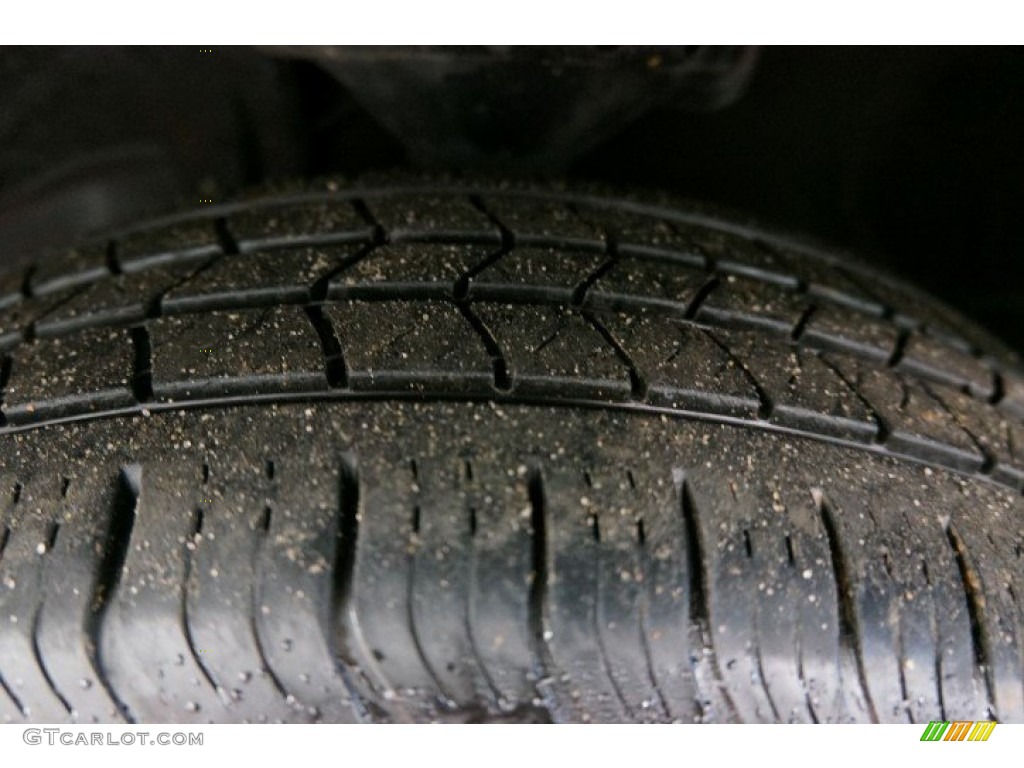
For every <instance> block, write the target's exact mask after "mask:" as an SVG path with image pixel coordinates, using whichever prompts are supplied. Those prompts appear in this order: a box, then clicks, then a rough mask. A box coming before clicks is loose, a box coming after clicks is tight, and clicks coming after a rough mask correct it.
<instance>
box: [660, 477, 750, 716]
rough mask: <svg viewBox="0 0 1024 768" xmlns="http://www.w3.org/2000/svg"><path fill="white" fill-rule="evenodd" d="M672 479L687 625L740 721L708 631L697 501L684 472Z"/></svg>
mask: <svg viewBox="0 0 1024 768" xmlns="http://www.w3.org/2000/svg"><path fill="white" fill-rule="evenodd" d="M674 474H675V475H676V477H675V478H674V480H675V484H676V486H677V488H678V489H679V512H680V516H681V518H682V524H683V537H684V540H685V541H684V545H683V546H684V549H685V551H686V567H687V575H686V585H687V591H688V592H689V595H690V616H689V618H690V625H691V627H692V630H693V632H694V634H695V636H696V639H697V640H698V641H699V642H697V643H695V644H694V647H695V648H703V649H704V651H705V652H706V653H707V654H708V657H709V660H710V663H711V670H712V672H713V674H714V678H715V683H716V684H717V685H718V687H719V689H720V691H721V693H722V697H723V699H724V700H725V704H726V706H727V707H728V708H729V713H730V715H731V717H732V718H733V719H735V720H739V719H740V717H739V712H738V710H737V709H736V704H735V703H734V702H733V699H732V694H731V693H730V692H729V690H728V688H727V686H726V685H725V681H724V679H723V677H722V670H721V667H720V665H719V662H718V653H717V652H716V650H715V645H714V635H713V634H712V628H711V611H710V605H709V600H708V586H709V574H708V564H707V559H706V557H705V545H704V540H703V536H702V534H701V531H700V519H699V515H700V513H699V512H698V509H697V504H696V501H695V500H694V498H693V493H692V491H691V489H690V483H689V481H688V480H687V477H686V474H685V472H683V471H682V470H677V471H676V472H675V473H674ZM697 704H698V706H699V707H700V710H701V719H704V717H705V716H706V714H707V711H706V706H705V703H704V701H703V700H700V701H698V702H697Z"/></svg>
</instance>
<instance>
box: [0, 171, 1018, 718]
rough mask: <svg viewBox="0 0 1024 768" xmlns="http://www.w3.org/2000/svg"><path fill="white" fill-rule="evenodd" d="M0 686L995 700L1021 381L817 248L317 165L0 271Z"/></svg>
mask: <svg viewBox="0 0 1024 768" xmlns="http://www.w3.org/2000/svg"><path fill="white" fill-rule="evenodd" d="M0 350H2V351H3V365H2V378H0V385H2V386H0V391H2V412H3V424H2V426H0V451H2V456H3V464H2V466H3V469H2V470H0V480H2V483H3V485H2V486H0V487H3V488H6V489H7V490H6V491H5V494H6V495H5V497H4V498H3V501H2V504H3V506H2V507H0V579H2V584H0V688H2V689H3V690H0V720H12V721H22V720H26V719H27V720H33V721H46V720H67V719H71V720H82V721H92V720H97V721H116V720H125V719H127V720H140V721H169V720H170V721H178V720H181V721H208V720H209V721H215V722H220V721H238V720H254V721H255V720H286V721H309V720H323V721H388V720H397V721H405V720H412V721H421V720H456V721H477V720H507V721H516V722H520V721H528V722H534V721H611V722H619V721H659V722H660V721H672V720H677V721H684V722H691V721H716V722H717V721H748V722H759V721H768V722H774V721H821V722H825V721H828V722H832V721H883V722H891V721H895V722H907V721H915V722H917V721H920V720H930V719H951V718H962V719H988V718H996V719H999V720H1000V721H1016V722H1020V721H1024V679H1022V678H1024V674H1022V672H1024V667H1022V649H1024V644H1022V632H1024V624H1022V609H1024V606H1022V604H1021V597H1020V595H1021V594H1022V590H1024V584H1022V583H1021V582H1022V580H1024V560H1022V542H1024V522H1022V517H1021V513H1022V499H1021V493H1022V489H1024V455H1022V453H1021V451H1022V449H1021V445H1022V441H1024V431H1022V430H1024V386H1022V378H1021V376H1020V374H1019V372H1018V371H1019V368H1018V367H1017V362H1016V361H1015V360H1013V359H1012V357H1011V356H1010V355H1008V354H1007V353H1005V352H1004V351H1003V350H1001V349H1000V348H999V345H998V344H996V343H995V342H993V341H991V340H990V339H989V338H988V337H987V336H986V335H985V334H984V333H983V332H980V331H978V330H976V329H974V328H973V327H972V326H971V325H970V324H969V323H967V322H965V321H963V320H962V319H960V318H958V317H956V316H955V315H953V313H951V312H950V311H949V310H947V309H946V308H944V307H942V306H940V305H938V304H937V303H935V302H933V301H931V300H929V299H927V298H925V297H923V296H921V295H919V294H918V293H917V292H915V291H913V290H912V289H909V288H907V287H905V286H902V285H899V284H896V283H894V282H892V281H890V280H887V279H885V278H883V277H881V276H879V275H877V274H874V273H872V272H870V271H868V270H866V269H864V268H863V267H861V266H859V265H858V264H856V263H854V262H852V261H851V260H849V259H846V258H844V257H842V256H838V255H831V254H828V253H823V252H819V251H817V250H815V249H813V248H811V247H808V246H805V245H802V244H798V243H794V242H791V241H789V240H787V239H785V238H781V237H778V236H775V235H772V234H769V233H765V232H762V231H759V230H756V229H754V228H751V227H747V226H745V225H741V224H737V223H735V222H729V221H725V220H721V219H718V218H715V217H713V216H711V215H708V214H704V213H698V212H693V211H680V210H676V209H673V208H658V207H652V206H648V205H644V204H640V203H636V202H628V201H615V200H607V199H602V198H598V197H593V196H587V195H578V194H569V193H562V192H552V191H541V192H537V191H519V190H511V189H501V188H490V189H439V188H427V187H417V188H412V187H410V188H405V189H362V190H356V191H346V190H343V189H338V188H337V187H336V186H335V185H333V184H330V185H328V186H327V187H326V188H324V189H321V190H312V191H304V192H298V193H289V194H287V195H277V196H264V197H260V198H255V199H253V200H250V201H246V202H242V203H235V204H230V205H223V206H217V207H208V208H205V209H203V210H201V211H198V212H196V213H194V214H189V215H183V216H179V217H175V218H174V219H168V220H165V221H161V222H155V223H151V224H149V225H146V226H144V227H140V228H137V229H135V230H132V231H129V232H124V233H121V234H119V235H117V236H116V237H114V238H113V239H112V240H111V241H110V242H108V243H100V244H97V245H95V246H91V247H89V246H87V247H84V248H83V249H81V251H80V252H78V253H76V254H72V255H71V256H70V257H68V258H66V259H63V260H52V261H47V262H45V263H43V264H41V265H39V266H38V267H37V268H34V269H31V270H29V271H27V272H25V273H20V274H10V275H7V276H5V277H3V278H0Z"/></svg>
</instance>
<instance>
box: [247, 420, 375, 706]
mask: <svg viewBox="0 0 1024 768" xmlns="http://www.w3.org/2000/svg"><path fill="white" fill-rule="evenodd" d="M276 437H277V436H276V435H272V434H270V435H268V442H270V443H272V445H274V446H277V447H271V448H269V449H268V450H270V451H271V452H272V454H271V455H273V456H274V458H273V461H274V466H275V472H274V481H273V483H272V484H271V487H270V489H269V491H268V498H267V499H266V502H265V503H266V505H267V507H266V508H269V510H270V512H269V513H267V512H266V508H265V509H264V510H263V512H264V516H263V517H262V519H261V523H260V527H261V528H262V527H264V525H265V528H266V530H265V531H263V532H262V533H261V534H258V535H259V536H260V538H261V542H260V544H259V545H258V554H257V560H256V565H255V569H256V580H255V582H254V585H253V588H254V590H255V595H254V597H255V600H256V603H257V605H258V610H257V611H256V613H255V626H254V630H253V631H254V634H255V636H256V637H257V638H258V640H259V648H260V649H261V653H262V655H263V656H264V658H265V659H266V667H267V669H268V670H269V671H270V672H271V673H272V675H273V679H274V680H275V681H276V686H275V687H278V688H279V689H280V690H281V691H283V692H284V693H285V703H286V704H291V706H292V707H293V709H294V710H295V711H296V712H297V713H298V714H303V715H304V716H312V717H313V719H316V720H321V721H323V722H340V723H350V722H358V721H360V720H362V719H364V718H366V717H367V716H368V713H367V708H368V704H367V701H366V699H367V696H366V694H367V692H368V691H369V687H368V686H367V685H365V684H363V681H362V680H361V678H360V677H359V675H358V674H357V672H358V670H353V671H352V672H351V673H348V672H346V671H345V664H344V663H343V662H342V651H343V648H342V642H343V641H342V639H341V638H342V637H343V636H344V633H345V632H346V630H345V629H343V626H344V625H345V622H346V618H345V616H343V615H338V613H337V611H338V610H340V608H339V604H338V602H337V599H338V594H337V593H338V589H339V586H338V585H339V583H340V580H341V579H343V578H345V577H346V576H345V575H344V574H343V573H341V572H340V571H339V568H340V565H341V564H340V562H339V557H338V552H339V548H344V547H347V546H348V545H349V542H348V540H347V539H346V538H345V537H346V536H347V535H348V534H347V533H346V532H345V531H344V530H343V525H342V523H341V517H342V509H343V507H344V505H346V504H348V503H349V501H348V499H349V495H350V494H351V493H353V488H352V487H351V486H350V485H349V484H347V483H345V482H343V481H342V476H341V472H340V465H341V462H340V461H339V460H338V457H336V456H333V455H330V454H327V455H324V454H322V453H314V452H313V451H311V450H309V449H308V448H307V451H304V452H301V453H299V454H294V453H293V452H292V451H289V450H287V449H285V450H282V449H281V448H280V446H281V445H285V446H286V445H287V443H286V442H285V441H282V440H280V439H279V438H277V439H275V438H276ZM314 464H315V465H316V466H317V471H316V472H310V471H309V468H310V466H313V465H314ZM250 466H251V464H250ZM252 511H255V510H252V509H251V508H250V510H249V514H251V513H252ZM289 697H294V700H295V701H294V703H292V702H290V701H289ZM372 711H373V712H374V713H375V714H378V712H377V710H372Z"/></svg>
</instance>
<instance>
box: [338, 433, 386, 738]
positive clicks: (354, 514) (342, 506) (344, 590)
mask: <svg viewBox="0 0 1024 768" xmlns="http://www.w3.org/2000/svg"><path fill="white" fill-rule="evenodd" d="M359 485H360V483H359V465H358V463H357V461H356V458H355V456H353V455H351V454H348V453H345V454H342V455H341V457H340V475H339V479H338V515H337V530H336V532H335V546H334V561H333V563H332V564H331V588H330V595H329V599H328V605H327V608H328V615H327V620H326V622H325V625H326V633H327V647H328V648H329V649H330V650H331V653H333V654H334V657H335V658H334V663H335V666H336V668H337V669H338V674H339V675H340V676H341V680H342V684H343V685H344V686H345V689H346V690H347V691H348V695H349V699H350V700H351V701H352V706H353V708H354V709H355V711H356V712H357V714H358V715H359V716H360V718H361V719H366V717H367V713H368V711H369V709H368V707H367V704H366V702H365V701H364V700H363V697H362V696H361V695H360V693H359V691H358V690H357V688H356V686H355V683H354V681H353V680H352V677H351V675H350V673H349V669H348V662H347V660H346V659H344V658H343V656H342V653H341V649H343V648H345V649H347V648H350V647H351V643H350V642H349V640H350V639H351V640H354V641H355V642H357V643H358V644H360V645H362V646H364V647H368V646H367V643H366V639H365V638H364V637H363V636H362V630H361V629H360V628H359V622H358V620H357V619H356V618H355V617H354V615H353V614H354V611H355V607H354V603H353V601H352V585H353V583H354V581H355V568H356V550H357V545H358V540H359V505H360V488H359ZM382 676H383V675H382ZM387 689H388V690H392V686H391V685H390V684H387Z"/></svg>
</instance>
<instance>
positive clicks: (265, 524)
mask: <svg viewBox="0 0 1024 768" xmlns="http://www.w3.org/2000/svg"><path fill="white" fill-rule="evenodd" d="M271 516H272V510H271V508H270V507H269V506H267V507H264V508H263V512H262V513H261V514H260V517H259V520H258V521H257V523H256V537H255V542H254V543H255V546H254V547H253V552H252V572H253V580H252V584H251V585H250V590H249V591H250V601H249V631H250V632H251V633H252V640H253V645H254V647H255V648H256V654H257V655H258V656H259V660H260V668H261V670H262V671H263V672H264V673H265V674H266V675H267V679H269V680H270V684H271V685H272V686H274V690H276V691H277V693H278V695H280V696H281V698H282V699H284V700H285V702H288V701H293V700H295V697H292V696H291V695H290V694H289V693H288V690H287V689H286V688H285V686H284V683H282V682H281V678H279V677H278V676H277V673H276V672H275V671H274V668H273V666H272V665H271V664H270V659H269V658H268V656H267V650H266V648H265V647H264V645H263V637H262V636H261V634H260V629H259V618H258V617H259V610H260V605H261V603H262V600H261V599H260V585H261V584H262V583H263V567H262V562H263V552H264V549H265V546H266V542H267V536H268V534H269V533H270V522H271Z"/></svg>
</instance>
